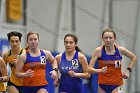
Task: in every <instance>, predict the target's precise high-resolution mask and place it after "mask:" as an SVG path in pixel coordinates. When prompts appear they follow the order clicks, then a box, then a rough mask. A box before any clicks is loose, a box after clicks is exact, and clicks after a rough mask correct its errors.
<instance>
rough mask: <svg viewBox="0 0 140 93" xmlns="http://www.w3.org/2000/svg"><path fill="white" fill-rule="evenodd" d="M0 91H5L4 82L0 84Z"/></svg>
mask: <svg viewBox="0 0 140 93" xmlns="http://www.w3.org/2000/svg"><path fill="white" fill-rule="evenodd" d="M0 91H6V86H5V84H4V82H0Z"/></svg>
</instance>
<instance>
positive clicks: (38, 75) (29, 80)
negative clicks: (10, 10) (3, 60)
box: [16, 32, 58, 93]
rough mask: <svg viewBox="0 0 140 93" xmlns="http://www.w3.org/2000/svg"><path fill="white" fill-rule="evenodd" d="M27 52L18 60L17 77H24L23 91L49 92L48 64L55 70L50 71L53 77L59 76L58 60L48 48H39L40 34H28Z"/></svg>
mask: <svg viewBox="0 0 140 93" xmlns="http://www.w3.org/2000/svg"><path fill="white" fill-rule="evenodd" d="M27 44H28V47H27V48H26V52H25V53H23V54H22V55H21V56H20V57H19V59H18V62H17V67H16V77H17V78H23V91H22V93H49V91H48V81H47V80H46V65H47V62H49V63H50V64H51V65H52V68H53V70H52V71H51V72H50V73H51V77H52V78H53V79H56V78H57V69H58V66H57V62H56V60H55V58H54V57H53V56H52V54H51V52H50V51H48V50H43V49H40V48H39V34H38V33H36V32H29V33H28V34H27Z"/></svg>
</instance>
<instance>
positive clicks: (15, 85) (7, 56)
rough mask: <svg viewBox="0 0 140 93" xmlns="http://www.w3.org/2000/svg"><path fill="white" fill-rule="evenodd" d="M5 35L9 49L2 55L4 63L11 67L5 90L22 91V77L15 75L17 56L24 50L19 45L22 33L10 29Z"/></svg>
mask: <svg viewBox="0 0 140 93" xmlns="http://www.w3.org/2000/svg"><path fill="white" fill-rule="evenodd" d="M7 37H8V41H9V43H10V46H11V49H10V50H9V51H6V52H5V53H4V55H3V59H4V61H5V63H6V64H9V66H10V68H11V76H10V80H9V81H8V83H7V92H8V93H22V92H21V91H22V79H19V78H16V76H15V68H16V64H17V58H18V57H19V55H21V54H22V53H23V52H24V49H23V48H21V47H20V43H21V37H22V34H21V33H20V32H16V31H12V32H10V33H8V34H7Z"/></svg>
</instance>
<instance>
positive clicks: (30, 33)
mask: <svg viewBox="0 0 140 93" xmlns="http://www.w3.org/2000/svg"><path fill="white" fill-rule="evenodd" d="M32 34H36V35H37V37H38V39H39V34H38V33H37V32H32V31H30V32H29V33H28V34H27V42H28V37H29V36H30V35H32Z"/></svg>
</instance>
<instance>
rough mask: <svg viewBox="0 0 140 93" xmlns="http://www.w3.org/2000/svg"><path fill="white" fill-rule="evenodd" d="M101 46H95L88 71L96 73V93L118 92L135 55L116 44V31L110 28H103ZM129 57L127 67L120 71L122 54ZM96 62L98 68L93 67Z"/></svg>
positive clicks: (128, 72)
mask: <svg viewBox="0 0 140 93" xmlns="http://www.w3.org/2000/svg"><path fill="white" fill-rule="evenodd" d="M102 40H103V42H104V45H103V46H100V47H97V48H96V49H95V51H94V52H93V55H92V58H91V61H90V64H89V69H88V72H89V73H92V74H93V73H98V84H99V86H98V93H119V91H121V90H120V89H121V86H122V85H123V78H124V79H127V78H128V77H129V74H130V72H131V71H132V67H133V65H134V64H135V62H136V60H137V57H136V56H135V55H134V54H133V53H132V52H130V51H128V50H127V49H126V48H124V47H121V46H116V45H115V44H114V42H115V40H116V33H115V32H114V31H113V30H112V29H105V30H104V31H103V33H102ZM123 55H124V56H126V57H128V58H130V63H129V65H128V68H127V69H126V70H125V72H124V73H122V72H121V67H122V65H121V64H122V56H123ZM96 61H97V62H98V64H99V67H98V69H95V68H94V65H95V62H96Z"/></svg>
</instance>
